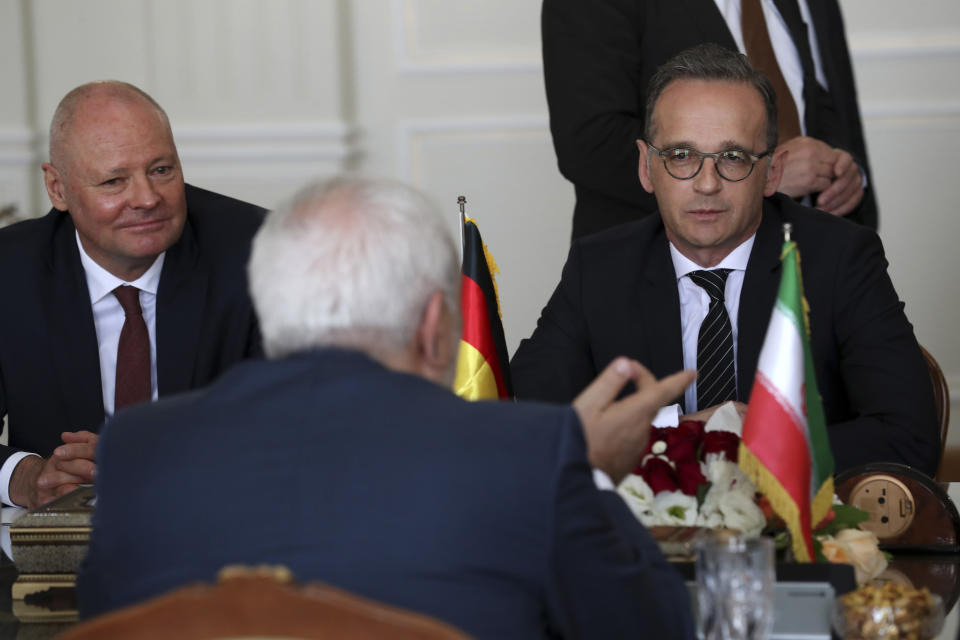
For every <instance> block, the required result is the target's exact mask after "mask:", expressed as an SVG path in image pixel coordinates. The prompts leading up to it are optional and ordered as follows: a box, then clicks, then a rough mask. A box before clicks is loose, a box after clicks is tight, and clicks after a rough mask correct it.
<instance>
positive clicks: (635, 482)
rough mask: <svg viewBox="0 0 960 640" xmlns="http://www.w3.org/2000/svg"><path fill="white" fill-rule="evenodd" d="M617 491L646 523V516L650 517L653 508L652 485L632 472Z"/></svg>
mask: <svg viewBox="0 0 960 640" xmlns="http://www.w3.org/2000/svg"><path fill="white" fill-rule="evenodd" d="M617 493H619V494H620V497H621V498H623V501H624V502H626V503H627V506H628V507H630V510H631V511H633V513H634V515H636V516H637V518H638V519H640V521H641V522H643V523H644V524H645V525H646V524H647V523H646V522H644V517H649V516H650V515H651V514H652V510H653V489H651V488H650V485H648V484H647V483H646V481H645V480H644V479H643V478H642V477H640V476H638V475H636V474H633V473H631V474H628V475H627V477H626V478H624V479H623V482H621V483H620V486H619V487H617Z"/></svg>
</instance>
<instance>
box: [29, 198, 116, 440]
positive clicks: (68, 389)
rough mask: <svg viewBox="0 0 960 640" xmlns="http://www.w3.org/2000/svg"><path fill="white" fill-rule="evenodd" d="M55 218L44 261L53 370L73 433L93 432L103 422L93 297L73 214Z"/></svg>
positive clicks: (44, 293)
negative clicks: (72, 418) (74, 420)
mask: <svg viewBox="0 0 960 640" xmlns="http://www.w3.org/2000/svg"><path fill="white" fill-rule="evenodd" d="M51 215H60V216H62V219H61V221H60V223H59V224H58V225H57V226H56V227H55V230H54V233H53V237H52V239H51V243H50V246H49V249H50V254H49V255H48V256H47V258H46V262H47V265H48V276H49V278H50V286H48V287H44V288H43V295H46V296H47V297H46V299H45V300H44V307H45V309H46V315H47V323H48V326H49V327H50V336H49V337H50V347H51V349H52V351H51V355H52V356H53V369H54V371H56V376H57V379H58V380H59V383H60V393H59V397H60V398H62V401H63V403H64V405H65V406H64V413H65V415H70V416H77V419H78V423H77V424H76V425H72V428H76V429H91V430H95V429H96V428H97V427H99V426H100V423H102V422H103V418H104V411H103V389H102V386H101V383H100V356H99V352H98V346H97V331H96V328H95V326H94V322H93V309H92V308H91V306H90V293H89V290H88V289H87V280H86V276H85V275H84V271H83V267H82V265H81V264H80V252H79V250H78V249H77V240H76V235H75V231H74V227H73V223H72V221H71V220H70V218H69V214H67V213H61V214H53V213H51Z"/></svg>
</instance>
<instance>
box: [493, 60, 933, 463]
mask: <svg viewBox="0 0 960 640" xmlns="http://www.w3.org/2000/svg"><path fill="white" fill-rule="evenodd" d="M647 96H648V102H647V118H646V122H647V129H646V132H645V140H638V141H637V145H638V147H639V149H640V163H639V177H640V182H641V184H642V185H643V188H644V189H645V190H647V191H648V192H650V193H653V194H654V195H655V196H656V199H657V204H658V207H659V212H658V215H656V216H650V217H649V218H646V219H644V220H642V221H638V222H635V223H630V224H627V225H622V226H620V227H618V228H617V229H616V230H613V229H611V230H610V231H609V232H603V233H599V234H596V235H595V236H593V237H590V238H584V239H582V240H578V241H576V242H575V243H574V244H573V246H572V248H571V250H570V255H569V257H568V259H567V263H566V265H565V267H564V270H563V276H562V278H561V281H560V284H559V285H558V287H557V289H556V290H555V291H554V293H553V296H552V297H551V299H550V301H549V302H548V303H547V306H546V307H545V308H544V310H543V313H542V314H541V317H540V320H539V322H538V325H537V328H536V330H535V331H534V333H533V335H532V336H531V337H530V338H529V339H527V340H524V341H522V342H521V344H520V347H519V348H518V349H517V352H516V353H515V354H514V357H513V360H512V362H511V371H512V375H513V380H514V388H515V389H516V391H517V396H518V397H519V398H521V399H541V400H551V401H556V402H568V401H569V400H570V399H571V398H573V397H574V396H575V395H576V394H577V393H579V392H580V390H581V389H583V388H584V386H586V384H587V383H588V382H589V381H590V380H591V379H592V378H593V376H595V375H596V373H597V372H598V371H600V370H601V369H602V368H603V367H604V366H606V364H607V363H608V362H610V360H611V359H613V357H615V356H617V355H620V354H626V355H627V356H629V357H632V358H636V359H637V360H640V361H642V362H643V363H644V364H646V365H647V366H649V367H650V370H651V371H652V372H653V374H654V375H662V374H663V373H664V372H667V371H672V370H674V369H675V368H677V367H680V366H685V367H687V368H697V369H698V379H697V382H696V383H695V384H694V385H691V386H690V387H689V388H688V389H687V391H686V393H685V395H684V397H683V398H682V399H681V403H682V407H680V406H678V407H677V408H676V409H675V410H674V411H673V417H672V419H671V420H669V421H665V422H664V424H665V425H666V424H670V423H672V424H676V422H677V419H678V414H679V413H682V412H683V413H686V414H687V416H686V417H687V418H692V419H703V420H705V419H707V418H708V417H709V416H710V415H711V413H712V412H713V410H714V409H715V408H716V406H718V405H720V404H722V403H723V402H726V401H728V400H737V401H740V403H741V404H740V409H741V411H743V410H744V409H745V407H744V406H743V404H742V403H743V402H746V401H747V400H748V399H749V397H750V389H751V387H752V385H753V377H754V373H755V371H756V368H757V360H758V358H759V354H760V348H761V345H762V343H763V338H764V335H765V333H766V328H767V323H768V322H769V319H770V312H771V309H772V308H773V303H774V300H775V298H776V293H777V287H778V284H779V281H780V260H779V258H780V248H781V246H782V242H783V233H782V224H783V223H784V222H790V223H791V224H792V225H793V235H792V237H793V239H794V240H795V241H796V242H797V245H798V247H799V249H800V254H801V256H802V265H801V267H802V270H803V278H804V287H805V294H806V299H807V300H808V302H809V304H810V333H811V348H812V352H813V359H814V366H815V369H816V374H817V383H818V389H819V391H820V394H821V396H822V398H823V407H824V411H825V414H826V419H827V425H828V433H829V436H830V444H831V448H832V450H833V455H834V459H835V462H836V469H837V471H838V472H839V471H842V470H844V469H847V468H849V467H852V466H855V465H858V464H861V463H866V462H876V461H893V462H901V463H904V464H908V465H911V466H914V467H916V468H918V469H920V470H922V471H924V472H926V473H928V474H931V475H932V474H933V473H935V471H936V467H937V462H938V458H939V446H940V445H939V434H938V429H937V423H936V417H935V415H934V403H933V390H932V387H931V384H930V376H929V373H928V371H927V368H926V366H925V364H924V361H923V356H922V355H921V353H920V349H919V347H918V345H917V341H916V338H915V337H914V335H913V328H912V327H911V325H910V323H909V322H908V321H907V318H906V316H905V315H904V313H903V303H902V302H900V301H899V299H898V298H897V293H896V291H894V288H893V284H892V283H891V281H890V278H889V276H888V275H887V262H886V259H885V258H884V255H883V246H882V245H881V243H880V240H879V238H878V237H877V236H876V234H875V233H874V232H873V231H871V230H869V229H865V228H863V227H860V226H858V225H854V224H851V223H850V222H848V221H846V220H843V219H840V218H837V217H834V216H831V215H829V214H825V213H822V212H819V211H816V210H813V209H808V208H806V207H803V206H800V205H797V204H796V203H794V202H792V201H791V200H790V199H789V198H786V197H785V196H783V195H782V194H776V193H775V192H776V191H777V186H778V183H779V180H780V175H781V172H782V169H783V162H784V154H785V152H784V151H783V150H776V151H774V150H775V149H777V121H776V117H777V112H776V96H775V94H774V91H773V88H772V87H771V86H770V83H769V81H768V80H767V79H766V77H764V76H763V75H762V74H760V73H759V72H757V71H755V70H754V69H753V68H752V67H751V66H750V63H749V62H748V61H747V60H746V58H745V57H744V56H742V55H741V54H739V53H735V52H732V51H730V50H728V49H724V48H722V47H720V46H719V45H699V46H697V47H693V48H691V49H688V50H686V51H684V52H681V53H680V54H678V55H677V56H675V57H674V58H672V59H671V60H669V61H668V62H667V63H666V64H664V65H663V66H662V67H661V68H660V69H659V70H658V72H657V73H656V75H654V77H653V78H652V79H651V82H650V88H649V89H648V91H647ZM680 419H683V418H680Z"/></svg>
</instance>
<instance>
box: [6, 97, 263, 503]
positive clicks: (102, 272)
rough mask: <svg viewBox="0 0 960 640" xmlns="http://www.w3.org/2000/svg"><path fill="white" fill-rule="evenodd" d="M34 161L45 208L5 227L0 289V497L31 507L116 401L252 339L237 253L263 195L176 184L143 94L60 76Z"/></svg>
mask: <svg viewBox="0 0 960 640" xmlns="http://www.w3.org/2000/svg"><path fill="white" fill-rule="evenodd" d="M43 172H44V180H45V184H46V188H47V193H48V195H49V197H50V201H51V203H52V204H53V209H52V210H51V211H50V213H48V214H47V215H46V216H44V217H42V218H39V219H36V220H28V221H25V222H21V223H19V224H15V225H12V226H10V227H7V228H5V229H3V230H0V273H3V274H4V275H3V279H2V280H0V296H2V297H3V298H4V299H5V300H7V301H8V302H10V301H13V304H14V305H15V306H16V308H17V312H16V313H7V314H4V315H3V316H2V317H0V417H2V416H4V415H5V416H6V418H7V423H8V434H9V437H8V443H9V446H6V447H0V463H2V464H0V497H2V500H3V502H5V503H7V504H16V505H21V506H27V507H34V506H37V505H39V504H42V503H44V502H47V501H49V500H50V499H52V498H53V497H55V496H57V495H61V494H63V493H66V492H68V491H70V490H72V489H74V488H76V486H77V485H78V484H80V483H85V482H92V481H93V478H94V476H95V473H96V465H95V462H94V452H95V446H96V441H97V435H96V431H97V430H98V429H99V426H100V424H101V423H102V422H103V421H104V419H105V418H106V417H109V416H110V415H112V414H113V413H114V411H115V410H116V409H119V408H121V407H123V406H128V405H131V404H135V403H138V402H144V401H150V400H151V399H156V398H157V397H158V396H163V395H167V394H170V393H175V392H179V391H184V390H187V389H191V388H194V387H197V386H201V385H204V384H206V383H208V382H210V381H211V380H213V379H214V378H215V377H216V376H217V375H219V374H220V373H221V372H222V371H224V370H225V369H227V368H228V367H229V366H231V365H232V364H234V363H235V362H238V361H239V360H242V359H245V358H247V357H250V356H255V355H258V354H259V353H260V344H259V333H258V330H257V325H256V319H255V317H254V314H253V309H252V307H251V305H250V300H249V297H248V294H247V292H246V279H245V274H244V271H243V267H244V264H245V261H246V258H247V255H248V253H249V247H250V240H251V238H252V237H253V233H254V232H255V231H256V229H257V227H258V226H259V224H260V222H261V221H262V219H263V213H264V212H263V209H261V208H259V207H256V206H253V205H250V204H247V203H245V202H240V201H239V200H234V199H232V198H227V197H225V196H221V195H218V194H215V193H212V192H209V191H205V190H203V189H198V188H196V187H192V186H189V185H184V181H183V174H182V171H181V167H180V159H179V156H178V155H177V149H176V146H175V145H174V141H173V135H172V133H171V130H170V123H169V121H168V119H167V116H166V114H165V113H164V111H163V109H162V108H161V107H160V106H159V105H158V104H157V103H156V102H155V101H154V100H153V99H152V98H151V97H150V96H148V95H147V94H146V93H144V92H143V91H141V90H140V89H138V88H137V87H134V86H133V85H130V84H127V83H123V82H117V81H106V82H93V83H89V84H84V85H81V86H79V87H77V88H76V89H74V90H72V91H70V92H69V93H68V94H67V95H66V96H65V97H64V98H63V100H62V101H61V102H60V104H59V105H58V107H57V109H56V112H55V113H54V116H53V120H52V122H51V125H50V161H49V162H46V163H44V164H43ZM125 309H127V311H125ZM128 314H129V315H130V318H127V315H128ZM58 445H59V446H58ZM33 454H36V455H33ZM41 456H45V457H41Z"/></svg>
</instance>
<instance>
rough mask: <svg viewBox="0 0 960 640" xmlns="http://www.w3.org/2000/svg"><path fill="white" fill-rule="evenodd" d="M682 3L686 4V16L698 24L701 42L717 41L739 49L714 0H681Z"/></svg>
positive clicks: (733, 48) (727, 46)
mask: <svg viewBox="0 0 960 640" xmlns="http://www.w3.org/2000/svg"><path fill="white" fill-rule="evenodd" d="M680 4H682V5H686V12H685V13H686V16H687V17H688V18H689V19H690V20H692V21H693V22H694V23H695V24H696V28H697V30H698V31H699V32H700V36H701V37H700V38H698V40H699V41H700V42H715V43H717V44H719V45H723V46H724V47H726V48H728V49H732V50H733V51H737V50H738V49H737V43H736V42H735V41H734V39H733V35H731V33H730V29H729V28H728V27H727V22H726V21H725V20H724V19H723V14H721V13H720V10H719V9H717V3H716V2H714V0H680Z"/></svg>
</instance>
